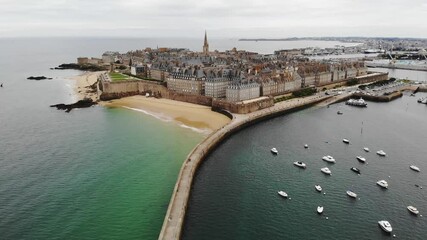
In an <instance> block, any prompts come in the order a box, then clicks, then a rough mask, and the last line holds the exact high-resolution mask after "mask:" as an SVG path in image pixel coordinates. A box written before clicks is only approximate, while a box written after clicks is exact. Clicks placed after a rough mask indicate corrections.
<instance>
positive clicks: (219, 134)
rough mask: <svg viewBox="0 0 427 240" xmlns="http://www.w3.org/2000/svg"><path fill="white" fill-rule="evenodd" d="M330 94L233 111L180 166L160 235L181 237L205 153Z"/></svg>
mask: <svg viewBox="0 0 427 240" xmlns="http://www.w3.org/2000/svg"><path fill="white" fill-rule="evenodd" d="M328 98H330V96H311V97H307V98H304V99H300V100H297V99H293V100H290V101H287V102H281V103H278V104H276V106H274V107H269V108H266V109H262V110H259V111H256V112H253V113H250V114H246V115H234V116H233V120H232V121H231V122H230V123H229V124H228V125H226V126H224V127H223V128H221V129H219V130H217V131H216V132H213V133H212V134H210V135H209V136H208V137H207V138H205V139H204V140H203V141H202V142H201V143H200V144H198V145H197V146H196V147H195V148H194V149H193V150H192V151H191V153H190V154H189V155H188V157H187V159H186V160H185V162H184V163H183V165H182V167H181V170H180V173H179V175H178V180H177V182H176V184H175V188H174V191H173V193H172V197H171V201H170V202H169V206H168V210H167V213H166V216H165V219H164V221H163V226H162V230H161V232H160V235H159V239H160V240H171V239H172V240H177V239H180V238H181V233H182V228H183V226H184V219H185V214H186V211H187V206H188V200H189V197H190V192H191V186H192V183H193V177H194V176H195V174H196V171H197V169H198V168H199V166H200V165H201V164H202V162H203V160H204V159H205V158H206V156H207V155H209V154H210V153H211V152H212V151H213V150H214V149H215V148H216V147H217V146H218V145H219V144H221V143H222V142H223V141H224V140H225V139H227V138H228V137H229V136H231V135H232V134H234V133H236V132H238V131H240V130H241V129H244V128H246V127H248V126H250V125H252V124H255V123H257V122H260V121H263V120H265V119H269V118H272V117H276V116H280V115H283V114H285V113H289V112H292V111H297V110H300V109H303V108H307V107H310V106H312V105H315V104H317V103H319V102H321V101H324V100H326V99H328Z"/></svg>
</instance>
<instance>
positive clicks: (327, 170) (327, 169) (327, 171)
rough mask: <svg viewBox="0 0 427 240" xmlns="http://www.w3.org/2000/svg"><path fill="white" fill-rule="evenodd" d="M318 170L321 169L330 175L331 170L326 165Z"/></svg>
mask: <svg viewBox="0 0 427 240" xmlns="http://www.w3.org/2000/svg"><path fill="white" fill-rule="evenodd" d="M320 171H322V172H323V173H324V174H327V175H332V172H331V170H329V168H327V167H324V168H321V169H320Z"/></svg>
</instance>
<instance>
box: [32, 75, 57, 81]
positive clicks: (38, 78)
mask: <svg viewBox="0 0 427 240" xmlns="http://www.w3.org/2000/svg"><path fill="white" fill-rule="evenodd" d="M27 79H28V80H36V81H40V80H46V79H47V80H51V79H52V78H48V77H45V76H38V77H33V76H31V77H27Z"/></svg>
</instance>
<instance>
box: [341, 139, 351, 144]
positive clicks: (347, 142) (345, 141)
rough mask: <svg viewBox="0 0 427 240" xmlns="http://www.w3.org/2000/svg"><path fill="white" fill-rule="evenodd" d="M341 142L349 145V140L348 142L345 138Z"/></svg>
mask: <svg viewBox="0 0 427 240" xmlns="http://www.w3.org/2000/svg"><path fill="white" fill-rule="evenodd" d="M342 141H343V142H344V143H346V144H349V143H350V140H348V139H347V138H344V139H343V140H342Z"/></svg>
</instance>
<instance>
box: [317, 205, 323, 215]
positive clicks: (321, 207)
mask: <svg viewBox="0 0 427 240" xmlns="http://www.w3.org/2000/svg"><path fill="white" fill-rule="evenodd" d="M317 213H318V214H322V213H323V206H318V207H317Z"/></svg>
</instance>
